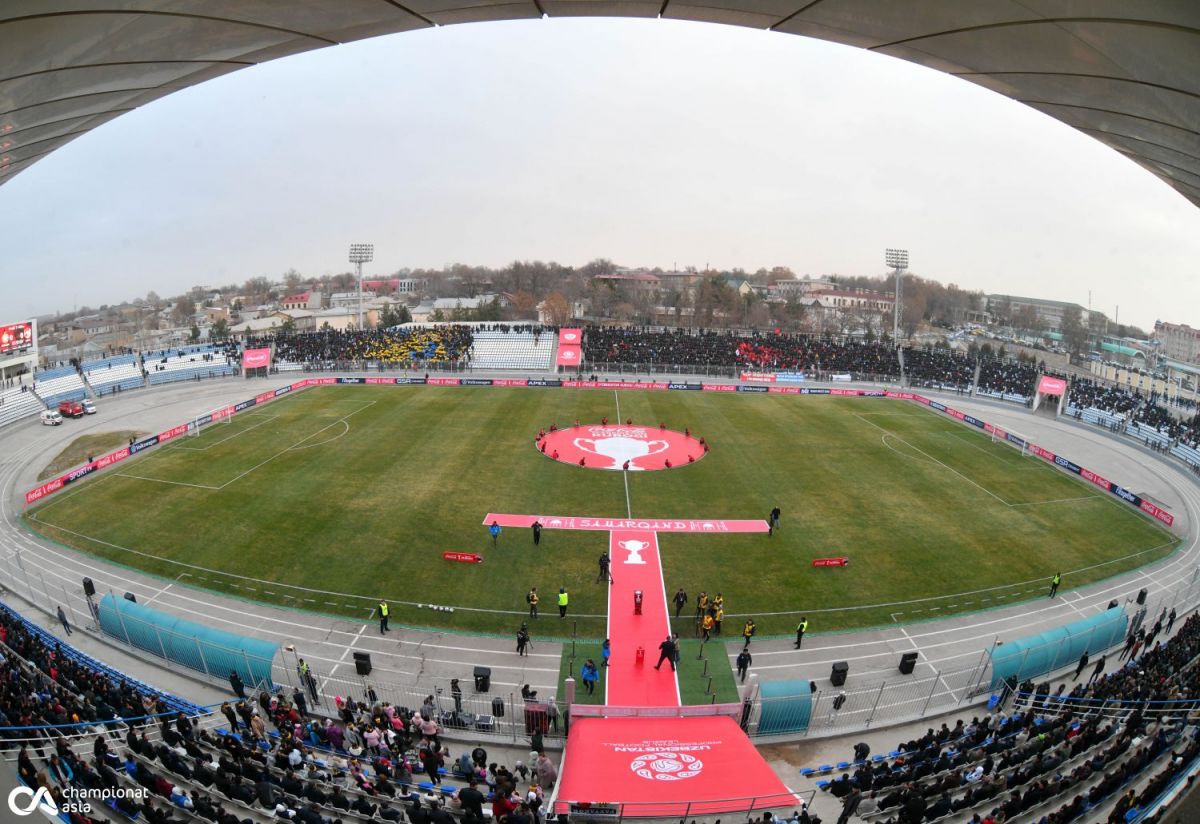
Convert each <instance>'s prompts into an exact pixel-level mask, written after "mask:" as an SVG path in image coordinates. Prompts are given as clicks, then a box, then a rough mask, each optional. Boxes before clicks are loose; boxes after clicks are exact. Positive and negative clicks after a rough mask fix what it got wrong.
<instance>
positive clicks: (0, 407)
mask: <svg viewBox="0 0 1200 824" xmlns="http://www.w3.org/2000/svg"><path fill="white" fill-rule="evenodd" d="M44 408H45V407H44V406H43V405H42V402H41V401H39V400H38V397H37V395H35V394H33V393H32V392H28V391H26V392H22V391H21V387H20V386H14V387H13V388H12V389H7V390H5V391H4V392H0V426H5V425H6V424H10V423H13V422H14V421H19V420H21V419H22V418H28V417H29V416H30V415H36V414H38V413H39V412H41V411H42V410H43V409H44Z"/></svg>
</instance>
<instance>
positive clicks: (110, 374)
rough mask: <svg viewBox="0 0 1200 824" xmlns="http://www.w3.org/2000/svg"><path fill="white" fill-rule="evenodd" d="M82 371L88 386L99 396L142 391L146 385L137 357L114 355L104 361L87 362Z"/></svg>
mask: <svg viewBox="0 0 1200 824" xmlns="http://www.w3.org/2000/svg"><path fill="white" fill-rule="evenodd" d="M82 369H83V376H84V378H85V379H86V380H87V383H88V385H89V386H91V387H92V391H93V392H95V393H96V395H98V396H100V395H112V394H115V393H116V392H127V391H129V390H130V389H141V388H142V387H143V386H145V385H146V384H145V378H144V376H143V375H142V364H141V361H140V360H139V359H138V356H137V355H114V356H112V357H109V358H104V359H102V360H95V361H86V362H85V363H84V364H83V365H82Z"/></svg>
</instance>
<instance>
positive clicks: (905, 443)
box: [854, 412, 1012, 506]
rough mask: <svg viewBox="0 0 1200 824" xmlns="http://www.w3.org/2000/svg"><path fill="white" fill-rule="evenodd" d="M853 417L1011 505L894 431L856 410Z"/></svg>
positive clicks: (1005, 503) (1006, 503)
mask: <svg viewBox="0 0 1200 824" xmlns="http://www.w3.org/2000/svg"><path fill="white" fill-rule="evenodd" d="M854 417H856V418H858V419H859V420H861V421H862V422H863V423H869V424H870V425H871V426H873V427H875V428H876V429H878V430H879V431H881V432H885V433H887V434H888V435H891V436H892V437H893V438H895V439H896V440H898V441H900V443H902V444H904V445H905V446H907V447H908V448H909V449H912V450H914V451H916V452H920V453H921V454H922V455H924V456H925V457H926V458H928V459H929V460H931V461H933V462H934V463H936V464H938V465H939V466H941V467H942V468H943V469H946V470H947V471H949V472H953V473H954V474H955V475H957V476H958V477H960V478H962V479H963V480H964V481H966V482H967V483H969V484H970V485H971V486H974V487H977V488H978V489H982V490H983V491H984V492H986V493H987V494H989V495H991V496H992V497H993V498H995V499H996V500H997V501H999V502H1000V503H1002V504H1004V505H1005V506H1012V504H1010V503H1009V502H1008V501H1006V500H1004V499H1003V498H1001V497H1000V496H999V495H997V494H996V493H995V492H993V491H992V490H990V489H988V488H987V487H986V486H983V485H982V484H979V483H977V482H976V481H974V480H972V479H971V478H968V477H967V476H966V475H964V474H962V473H961V472H959V471H958V470H957V469H955V468H954V467H951V466H947V465H946V464H944V463H942V462H941V461H939V460H938V459H937V458H935V457H933V456H932V455H930V454H929V453H928V452H925V451H924V450H922V449H917V447H915V446H913V445H912V444H911V443H909V442H908V441H906V440H904V438H901V437H900V436H899V435H897V434H896V433H895V432H888V430H886V429H884V428H883V427H882V426H880V425H879V424H877V423H875V422H874V421H869V420H867V419H866V418H864V417H863V416H862V415H859V414H858V413H857V412H856V413H854Z"/></svg>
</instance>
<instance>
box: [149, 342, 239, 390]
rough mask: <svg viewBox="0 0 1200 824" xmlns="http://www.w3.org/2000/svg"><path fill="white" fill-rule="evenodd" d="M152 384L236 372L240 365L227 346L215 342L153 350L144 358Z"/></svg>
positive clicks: (215, 376) (199, 378) (219, 375)
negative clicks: (229, 356)
mask: <svg viewBox="0 0 1200 824" xmlns="http://www.w3.org/2000/svg"><path fill="white" fill-rule="evenodd" d="M143 361H144V363H145V367H144V368H145V370H146V372H147V374H148V375H149V379H150V385H151V386H158V385H160V384H164V383H174V382H176V381H190V380H201V379H203V378H217V377H223V376H225V375H236V374H237V373H238V369H239V367H238V366H236V365H235V364H234V363H232V362H230V360H229V358H228V357H227V356H226V354H225V352H224V350H218V349H217V348H216V347H213V346H190V347H185V348H181V349H169V350H165V351H162V352H157V353H152V354H149V355H146V356H145V357H144V358H143Z"/></svg>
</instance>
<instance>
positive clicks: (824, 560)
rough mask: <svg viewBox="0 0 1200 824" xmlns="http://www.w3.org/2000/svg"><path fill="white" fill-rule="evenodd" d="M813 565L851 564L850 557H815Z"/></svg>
mask: <svg viewBox="0 0 1200 824" xmlns="http://www.w3.org/2000/svg"><path fill="white" fill-rule="evenodd" d="M812 565H813V566H815V567H831V566H849V565H850V559H849V558H813V562H812Z"/></svg>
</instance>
